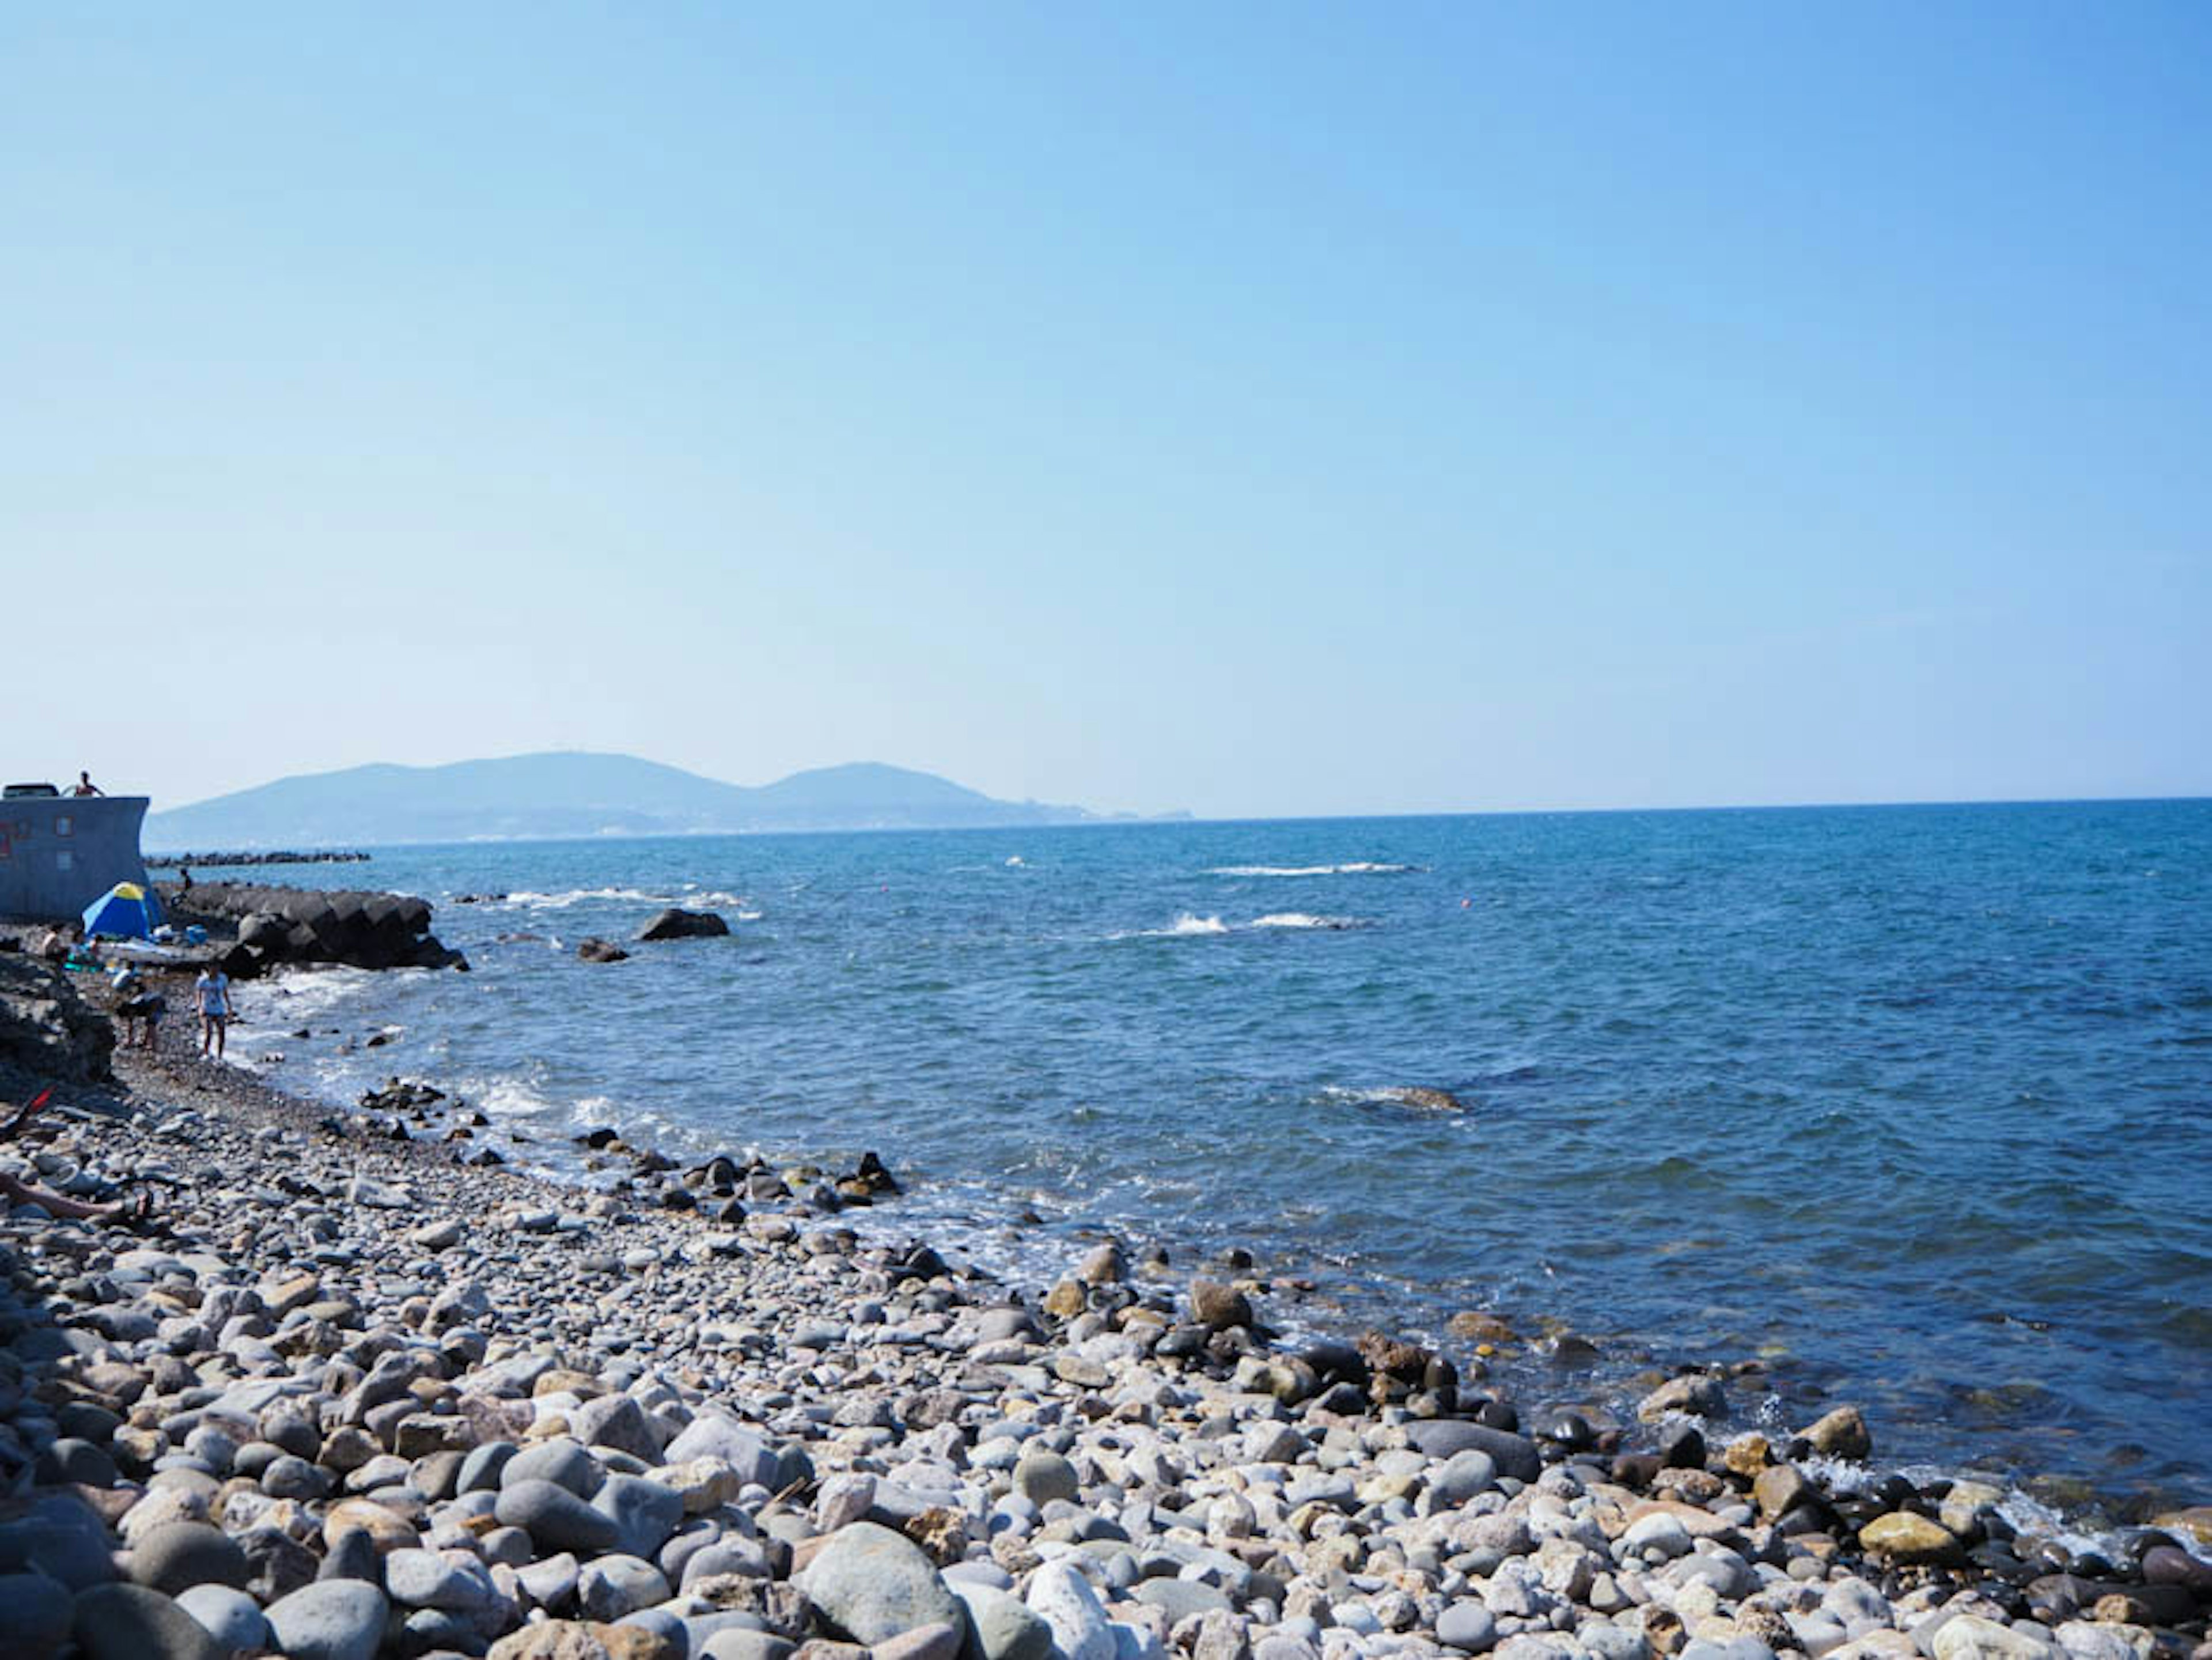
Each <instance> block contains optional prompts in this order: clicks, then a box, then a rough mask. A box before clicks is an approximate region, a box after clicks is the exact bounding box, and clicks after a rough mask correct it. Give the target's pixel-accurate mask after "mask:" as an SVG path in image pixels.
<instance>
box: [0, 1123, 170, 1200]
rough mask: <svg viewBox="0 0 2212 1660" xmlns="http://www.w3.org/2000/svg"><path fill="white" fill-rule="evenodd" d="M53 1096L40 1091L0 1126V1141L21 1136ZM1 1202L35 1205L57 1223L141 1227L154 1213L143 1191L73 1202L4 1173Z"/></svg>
mask: <svg viewBox="0 0 2212 1660" xmlns="http://www.w3.org/2000/svg"><path fill="white" fill-rule="evenodd" d="M52 1094H53V1091H52V1090H50V1089H46V1090H40V1091H39V1092H38V1093H37V1094H36V1095H34V1096H33V1097H32V1098H31V1099H30V1102H29V1104H27V1105H25V1106H23V1107H22V1108H21V1109H19V1110H17V1112H16V1114H15V1116H14V1117H13V1118H11V1119H9V1121H8V1122H6V1123H5V1124H0V1141H12V1140H15V1138H16V1137H17V1136H18V1135H20V1134H22V1133H23V1129H24V1128H25V1127H26V1126H27V1125H28V1124H29V1123H30V1122H31V1121H32V1120H33V1118H35V1117H37V1116H39V1109H40V1108H41V1107H43V1106H45V1105H46V1102H47V1100H48V1099H49V1098H51V1097H52ZM0 1200H5V1201H7V1202H8V1204H9V1205H10V1206H15V1205H36V1206H37V1207H39V1208H40V1210H42V1211H44V1212H46V1214H47V1215H49V1216H51V1217H53V1218H55V1219H58V1220H62V1221H70V1222H111V1223H113V1224H115V1225H118V1226H119V1227H137V1226H142V1225H145V1224H147V1223H148V1222H149V1221H151V1220H152V1219H153V1214H154V1195H152V1194H151V1193H149V1192H147V1191H145V1190H144V1189H141V1190H140V1191H138V1192H137V1193H134V1194H131V1195H128V1196H127V1197H125V1198H122V1199H108V1200H94V1199H72V1198H70V1196H69V1195H67V1194H65V1193H56V1192H55V1191H54V1190H53V1189H52V1188H42V1187H40V1186H39V1185H38V1184H37V1183H34V1182H26V1181H24V1180H23V1179H22V1178H21V1177H18V1176H11V1175H9V1173H8V1172H7V1171H0Z"/></svg>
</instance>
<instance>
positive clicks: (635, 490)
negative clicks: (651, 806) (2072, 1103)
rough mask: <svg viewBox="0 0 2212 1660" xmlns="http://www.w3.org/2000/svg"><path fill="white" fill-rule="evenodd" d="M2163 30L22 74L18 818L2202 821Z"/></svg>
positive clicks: (7, 243) (221, 57)
mask: <svg viewBox="0 0 2212 1660" xmlns="http://www.w3.org/2000/svg"><path fill="white" fill-rule="evenodd" d="M2208 64H2212V7H2207V6H2205V5H2203V4H2201V3H2196V0H2186V3H2174V4H2169V5H2160V4H2151V3H2118V4H2112V5H2087V4H2078V3H2072V0H2065V3H2046V4H2039V3H2032V0H2006V3H2001V4H1990V5H1986V6H1981V5H1967V4H1953V5H1944V4H1935V5H1930V4H1928V3H1925V0H1911V3H1899V4H1878V3H1866V0H1850V3H1847V4H1846V3H1837V4H1832V5H1827V6H1820V7H1816V6H1810V5H1771V4H1766V3H1743V4H1730V5H1708V4H1696V3H1691V4H1680V5H1665V6H1653V5H1645V4H1641V3H1638V4H1632V5H1622V6H1618V7H1614V6H1604V5H1595V4H1569V5H1558V6H1554V5H1527V6H1513V7H1509V6H1504V5H1490V4H1476V3H1465V0H1452V3H1447V4H1437V5H1433V6H1431V5H1415V4H1404V3H1394V4H1385V5H1381V6H1352V5H1342V4H1336V3H1327V4H1318V5H1312V6H1306V5H1299V4H1283V3H1273V0H1271V3H1267V4H1256V3H1255V4H1234V5H1231V4H1197V5H1194V4H1190V3H1185V0H1176V3H1172V4H1158V5H1151V4H1137V3H1116V4H1112V5H1036V4H1023V5H1012V4H1009V5H1005V6H981V5H972V4H944V3H929V4H920V3H915V4H908V3H884V0H871V3H866V4H855V5H837V4H815V3H808V4H805V5H797V4H792V5H784V6H777V7H773V8H771V7H765V6H757V7H746V6H739V5H731V4H710V5H699V6H679V5H673V4H648V5H640V6H615V5H599V6H588V7H587V6H578V5H567V4H548V3H542V0H532V3H528V4H513V5H496V4H491V3H482V4H471V5H465V6H458V7H442V6H432V5H428V4H403V5H398V6H393V5H389V4H377V5H373V6H371V5H362V6H342V5H336V4H331V5H321V4H319V5H313V6H305V7H303V6H298V5H290V4H287V5H270V6H265V7H255V6H246V5H233V4H220V3H218V4H211V5H193V6H182V5H174V4H168V3H161V4H149V5H143V6H132V5H125V4H116V5H100V6H38V5H33V4H28V3H17V4H0V569H4V575H5V585H4V589H0V595H4V598H0V606H4V619H0V640H4V642H5V645H6V650H7V654H8V659H9V673H8V677H7V684H8V685H9V694H8V696H9V708H8V714H7V718H6V719H5V720H4V721H0V734H4V742H0V770H4V771H5V773H6V774H7V775H8V776H9V777H10V778H15V777H21V776H42V775H44V776H58V775H69V776H74V775H75V772H76V769H77V768H79V767H80V766H85V767H89V768H90V769H92V770H93V773H94V776H95V777H96V778H97V779H99V780H100V781H101V782H102V783H104V784H106V786H107V787H108V788H110V789H111V790H122V789H126V788H130V789H137V790H143V791H149V792H151V793H152V794H155V796H156V797H157V798H158V801H157V805H165V806H176V805H181V804H182V803H184V802H185V801H187V800H194V799H197V798H200V797H203V796H206V795H210V794H216V793H219V792H222V791H226V790H229V789H234V788H239V787H245V786H248V785H251V784H254V783H258V782H261V781H265V780H267V779H270V778H272V777H276V776H278V775H283V774H288V773H294V772H301V771H313V770H321V769H328V768H332V767H338V766H346V765H351V764H355V763H361V762H367V761H380V760H389V761H403V762H411V763H435V762H441V761H448V760H457V759H462V758H466V757H476V756H487V755H500V754H511V753H516V752H520V751H529V750H536V749H549V748H584V749H603V750H622V751H631V752H633V753H636V754H640V755H644V756H647V757H651V758H653V759H656V760H661V761H666V762H671V763H675V764H677V765H679V766H685V767H690V768H693V769H696V770H699V771H702V772H705V773H708V774H710V775H714V776H717V777H721V778H726V779H729V780H731V781H736V782H740V783H758V782H764V781H768V780H769V779H772V778H774V777H776V776H779V775H781V774H783V773H786V772H787V771H790V770H793V769H797V768H800V767H805V766H813V765H821V764H826V763H833V762H838V761H845V760H858V759H879V760H886V761H893V762H896V763H902V764H906V765H910V766H915V767H921V768H925V769H930V770H933V771H939V772H943V773H945V774H947V775H951V776H952V777H955V778H957V779H958V780H960V781H962V782H964V783H968V784H970V785H973V786H975V787H978V788H981V789H985V790H987V791H989V792H991V793H992V794H998V795H1004V796H1012V797H1024V796H1034V797H1036V798H1039V799H1043V800H1065V801H1079V802H1082V803H1085V804H1086V805H1091V806H1099V807H1105V808H1128V809H1136V810H1139V811H1158V810H1163V809H1168V808H1175V807H1188V808H1190V809H1192V810H1194V811H1196V812H1200V813H1205V814H1210V815H1241V814H1284V813H1305V812H1316V813H1335V812H1412V811H1431V810H1436V811H1449V810H1458V809H1468V810H1480V809H1489V808H1503V807H1519V806H1541V807H1555V806H1686V805H1696V804H1707V803H1714V804H1717V803H1735V802H1798V801H1843V800H1929V799H1975V798H1983V797H2022V796H2071V795H2104V794H2205V793H2212V742H2208V739H2212V96H2208V94H2207V84H2208V83H2207V80H2206V76H2207V66H2208Z"/></svg>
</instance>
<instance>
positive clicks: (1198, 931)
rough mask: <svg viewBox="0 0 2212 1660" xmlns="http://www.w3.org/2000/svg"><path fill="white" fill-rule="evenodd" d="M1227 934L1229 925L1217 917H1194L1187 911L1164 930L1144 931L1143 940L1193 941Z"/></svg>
mask: <svg viewBox="0 0 2212 1660" xmlns="http://www.w3.org/2000/svg"><path fill="white" fill-rule="evenodd" d="M1228 932H1229V924H1228V923H1226V922H1225V921H1222V920H1221V919H1220V918H1219V917H1218V916H1194V915H1191V914H1190V913H1189V912H1188V911H1184V912H1183V913H1182V915H1179V916H1177V917H1176V920H1175V921H1172V922H1170V923H1169V924H1168V925H1167V927H1164V928H1147V929H1146V930H1145V938H1146V939H1194V938H1197V937H1199V936H1200V935H1205V934H1215V933H1228Z"/></svg>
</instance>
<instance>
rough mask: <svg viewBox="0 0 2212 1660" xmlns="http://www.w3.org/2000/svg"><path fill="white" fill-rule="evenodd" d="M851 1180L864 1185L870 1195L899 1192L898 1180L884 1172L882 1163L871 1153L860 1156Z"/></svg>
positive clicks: (886, 1171) (888, 1172)
mask: <svg viewBox="0 0 2212 1660" xmlns="http://www.w3.org/2000/svg"><path fill="white" fill-rule="evenodd" d="M853 1179H854V1181H856V1182H860V1183H864V1184H865V1185H866V1188H867V1189H868V1191H869V1192H871V1193H896V1192H897V1191H898V1190H899V1184H898V1178H897V1177H895V1176H893V1175H892V1174H891V1173H890V1171H888V1170H886V1169H885V1168H884V1161H883V1160H882V1159H880V1158H878V1157H876V1155H875V1154H874V1153H872V1152H864V1153H862V1154H861V1155H860V1164H859V1167H858V1168H856V1169H855V1170H854V1172H853Z"/></svg>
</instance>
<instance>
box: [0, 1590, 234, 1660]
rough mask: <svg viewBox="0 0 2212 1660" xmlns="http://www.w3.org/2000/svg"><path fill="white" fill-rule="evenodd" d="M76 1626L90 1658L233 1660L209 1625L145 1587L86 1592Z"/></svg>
mask: <svg viewBox="0 0 2212 1660" xmlns="http://www.w3.org/2000/svg"><path fill="white" fill-rule="evenodd" d="M13 1614H14V1610H13V1609H10V1610H9V1616H10V1622H11V1624H12V1620H13ZM71 1626H72V1628H73V1629H74V1631H75V1632H76V1645H77V1648H78V1650H79V1651H80V1652H82V1654H83V1655H84V1657H85V1660H229V1657H228V1655H226V1654H225V1653H224V1651H222V1649H221V1648H220V1647H218V1646H217V1645H216V1640H215V1638H214V1637H213V1636H212V1635H211V1634H210V1633H209V1631H208V1629H207V1628H206V1627H204V1626H203V1625H201V1624H200V1622H199V1621H198V1620H195V1619H193V1618H192V1616H191V1615H190V1614H186V1613H185V1611H184V1610H183V1609H182V1608H179V1607H178V1606H177V1605H176V1602H174V1601H173V1599H172V1598H170V1597H167V1596H163V1595H162V1594H161V1592H160V1591H157V1590H147V1589H146V1587H144V1586H143V1585H97V1586H94V1588H93V1589H92V1590H88V1591H82V1592H80V1593H79V1594H78V1596H77V1599H76V1607H75V1608H74V1609H73V1610H72V1617H71ZM11 1651H12V1650H11Z"/></svg>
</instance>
